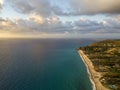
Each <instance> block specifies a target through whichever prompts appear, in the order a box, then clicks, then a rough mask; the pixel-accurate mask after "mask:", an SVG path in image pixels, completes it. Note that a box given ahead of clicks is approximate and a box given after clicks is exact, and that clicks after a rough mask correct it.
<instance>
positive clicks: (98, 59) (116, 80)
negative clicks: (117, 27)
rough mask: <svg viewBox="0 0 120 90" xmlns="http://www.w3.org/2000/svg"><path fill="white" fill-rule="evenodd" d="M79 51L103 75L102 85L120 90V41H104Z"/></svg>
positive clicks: (112, 89)
mask: <svg viewBox="0 0 120 90" xmlns="http://www.w3.org/2000/svg"><path fill="white" fill-rule="evenodd" d="M79 49H81V50H83V51H84V53H85V54H86V55H87V56H88V57H89V58H90V60H91V61H92V63H93V65H94V67H95V70H96V71H98V72H100V73H102V78H101V79H100V81H101V83H102V84H103V85H104V86H106V87H108V88H110V89H111V90H120V40H104V41H101V42H96V43H93V44H91V45H89V46H86V47H80V48H79Z"/></svg>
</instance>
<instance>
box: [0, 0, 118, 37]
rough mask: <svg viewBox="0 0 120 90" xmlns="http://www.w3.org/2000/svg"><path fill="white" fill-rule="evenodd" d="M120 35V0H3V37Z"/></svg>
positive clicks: (0, 34) (0, 3)
mask: <svg viewBox="0 0 120 90" xmlns="http://www.w3.org/2000/svg"><path fill="white" fill-rule="evenodd" d="M13 37H15V38H17V37H21V38H25V37H27V38H28V37H29V38H120V0H0V38H13Z"/></svg>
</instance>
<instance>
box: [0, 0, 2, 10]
mask: <svg viewBox="0 0 120 90" xmlns="http://www.w3.org/2000/svg"><path fill="white" fill-rule="evenodd" d="M2 6H3V0H0V10H1V9H2Z"/></svg>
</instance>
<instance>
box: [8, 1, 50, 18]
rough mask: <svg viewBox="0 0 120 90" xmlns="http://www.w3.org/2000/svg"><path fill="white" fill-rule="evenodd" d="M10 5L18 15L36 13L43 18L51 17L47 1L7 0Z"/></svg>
mask: <svg viewBox="0 0 120 90" xmlns="http://www.w3.org/2000/svg"><path fill="white" fill-rule="evenodd" d="M9 3H10V5H11V6H12V7H13V8H14V10H16V11H17V12H19V13H22V14H30V13H36V14H39V15H41V16H43V17H47V16H50V15H51V5H50V2H49V1H48V0H9Z"/></svg>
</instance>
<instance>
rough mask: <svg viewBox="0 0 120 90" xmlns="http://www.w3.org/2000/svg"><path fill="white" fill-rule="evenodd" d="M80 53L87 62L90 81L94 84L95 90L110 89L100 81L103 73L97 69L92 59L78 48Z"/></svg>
mask: <svg viewBox="0 0 120 90" xmlns="http://www.w3.org/2000/svg"><path fill="white" fill-rule="evenodd" d="M78 53H79V55H80V57H81V58H82V60H83V62H84V63H85V66H86V68H87V72H88V74H89V78H90V81H91V83H92V85H93V90H109V89H107V88H106V87H104V86H103V85H102V84H101V82H100V81H99V79H100V78H101V77H102V76H101V73H99V72H96V71H95V69H94V66H93V64H92V62H91V60H90V59H89V58H88V57H87V56H86V55H85V54H84V52H83V51H82V50H78Z"/></svg>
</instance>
